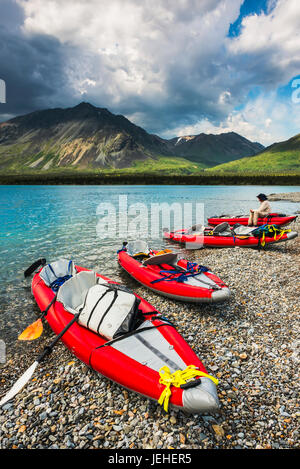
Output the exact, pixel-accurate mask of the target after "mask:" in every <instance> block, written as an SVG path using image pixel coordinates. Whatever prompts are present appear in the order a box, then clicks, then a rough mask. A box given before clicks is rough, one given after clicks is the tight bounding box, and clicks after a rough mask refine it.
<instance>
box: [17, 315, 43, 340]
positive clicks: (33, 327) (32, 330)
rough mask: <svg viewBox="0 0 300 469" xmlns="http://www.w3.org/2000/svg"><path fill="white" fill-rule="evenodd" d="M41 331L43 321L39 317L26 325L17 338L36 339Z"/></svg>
mask: <svg viewBox="0 0 300 469" xmlns="http://www.w3.org/2000/svg"><path fill="white" fill-rule="evenodd" d="M42 332H43V323H42V320H41V319H38V320H37V321H35V322H33V323H32V324H30V326H28V327H27V328H26V329H25V331H23V332H22V334H20V335H19V337H18V340H34V339H38V338H39V337H40V335H41V334H42Z"/></svg>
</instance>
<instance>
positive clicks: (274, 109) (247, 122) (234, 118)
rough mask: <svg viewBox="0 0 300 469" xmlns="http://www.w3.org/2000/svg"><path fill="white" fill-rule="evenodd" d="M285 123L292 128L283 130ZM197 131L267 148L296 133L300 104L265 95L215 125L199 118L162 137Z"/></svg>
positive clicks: (299, 123)
mask: <svg viewBox="0 0 300 469" xmlns="http://www.w3.org/2000/svg"><path fill="white" fill-rule="evenodd" d="M286 122H292V123H293V124H292V128H291V127H288V128H286V126H285V123H286ZM201 132H204V133H212V134H220V133H225V132H236V133H238V134H240V135H243V136H244V137H246V138H248V139H249V140H251V141H257V142H260V143H262V144H263V145H265V146H268V145H271V144H272V143H274V140H276V141H283V140H287V139H288V138H290V137H291V136H292V135H295V134H297V133H299V132H300V104H298V105H297V104H293V103H292V102H291V101H285V102H280V101H278V100H277V98H276V93H269V94H265V95H261V96H259V97H258V98H256V99H255V100H254V101H251V102H248V103H247V104H246V106H245V108H244V109H243V110H240V111H232V112H230V113H229V115H228V116H227V118H226V119H224V120H223V121H221V122H220V123H219V124H218V125H214V124H213V123H212V122H210V121H209V120H208V119H202V120H200V121H198V122H197V123H196V124H194V125H187V126H179V127H176V128H173V129H171V130H169V131H167V132H165V134H164V137H165V138H172V137H174V136H175V135H176V136H177V135H178V136H183V135H196V134H199V133H201Z"/></svg>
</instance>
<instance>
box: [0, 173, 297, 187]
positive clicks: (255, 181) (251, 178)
mask: <svg viewBox="0 0 300 469" xmlns="http://www.w3.org/2000/svg"><path fill="white" fill-rule="evenodd" d="M60 184H62V185H292V186H293V185H295V186H297V185H300V174H297V173H295V174H293V173H292V174H259V173H256V174H234V173H233V174H225V173H224V174H205V173H203V174H198V175H184V174H182V175H175V174H173V175H171V174H170V175H166V174H159V173H153V174H142V173H136V174H122V173H118V174H105V173H103V174H101V173H96V174H91V173H78V174H74V173H72V174H68V173H65V174H59V173H47V174H45V173H35V174H34V173H31V174H1V173H0V185H60Z"/></svg>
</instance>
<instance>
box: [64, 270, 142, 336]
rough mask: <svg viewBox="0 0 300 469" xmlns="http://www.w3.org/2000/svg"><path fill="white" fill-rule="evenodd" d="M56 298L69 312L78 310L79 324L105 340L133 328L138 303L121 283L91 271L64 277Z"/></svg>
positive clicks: (73, 312)
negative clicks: (102, 277) (64, 280)
mask: <svg viewBox="0 0 300 469" xmlns="http://www.w3.org/2000/svg"><path fill="white" fill-rule="evenodd" d="M57 301H59V302H61V303H62V304H63V305H64V307H65V309H66V310H67V311H69V312H70V313H72V314H77V313H79V312H80V316H79V320H78V322H79V324H81V325H82V326H84V327H86V328H87V329H90V330H92V331H93V332H96V333H98V334H100V335H102V336H103V337H105V338H106V339H108V340H112V339H114V338H116V337H118V336H119V335H123V334H125V333H127V332H130V331H131V330H133V329H134V328H135V326H136V323H137V317H138V305H139V303H140V300H139V299H138V298H137V297H136V296H135V295H134V294H133V293H131V292H130V291H129V290H127V289H126V288H125V287H122V286H121V285H115V284H109V283H108V282H105V281H104V280H102V279H101V278H99V277H97V276H96V274H95V272H91V271H89V272H88V271H82V272H79V273H78V274H77V275H76V276H75V277H72V278H70V279H69V280H67V281H66V282H65V283H64V284H63V285H62V286H61V288H60V290H59V292H58V296H57Z"/></svg>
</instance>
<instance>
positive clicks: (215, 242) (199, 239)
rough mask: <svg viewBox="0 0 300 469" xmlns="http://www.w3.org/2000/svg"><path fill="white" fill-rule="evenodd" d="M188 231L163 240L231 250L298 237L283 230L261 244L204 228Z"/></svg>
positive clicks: (251, 239) (182, 231)
mask: <svg viewBox="0 0 300 469" xmlns="http://www.w3.org/2000/svg"><path fill="white" fill-rule="evenodd" d="M189 231H190V230H188V229H186V230H179V231H175V232H168V231H165V232H164V237H165V239H169V240H170V241H174V242H177V243H181V244H187V245H188V248H190V249H191V248H192V249H193V246H195V247H194V249H199V248H201V247H211V248H233V247H236V246H238V247H244V248H247V247H258V246H260V245H262V246H264V245H266V244H275V243H280V242H284V241H289V240H291V239H294V238H296V237H297V236H298V233H297V232H296V231H290V230H284V232H283V233H282V234H278V235H277V236H273V235H272V236H265V237H264V239H263V242H262V240H261V239H259V238H257V237H255V236H243V235H240V236H235V235H233V234H232V236H230V235H229V236H228V235H227V236H222V235H221V234H218V235H214V234H213V231H212V229H211V228H206V229H205V231H204V232H203V233H199V234H197V233H195V234H190V232H189Z"/></svg>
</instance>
